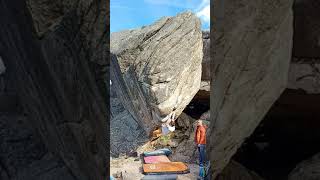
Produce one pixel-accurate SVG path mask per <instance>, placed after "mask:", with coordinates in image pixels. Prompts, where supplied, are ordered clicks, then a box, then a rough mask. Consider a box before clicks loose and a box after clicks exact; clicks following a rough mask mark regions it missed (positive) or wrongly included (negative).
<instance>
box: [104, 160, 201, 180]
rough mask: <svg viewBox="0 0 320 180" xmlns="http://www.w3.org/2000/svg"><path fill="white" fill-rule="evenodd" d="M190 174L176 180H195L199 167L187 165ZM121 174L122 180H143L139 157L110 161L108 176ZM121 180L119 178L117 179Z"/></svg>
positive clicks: (180, 176)
mask: <svg viewBox="0 0 320 180" xmlns="http://www.w3.org/2000/svg"><path fill="white" fill-rule="evenodd" d="M188 167H189V168H190V173H188V174H182V175H178V180H195V179H197V176H198V174H199V166H198V165H197V164H188ZM119 172H121V173H122V180H140V179H141V178H143V176H144V175H143V174H142V162H141V159H140V158H139V157H137V158H133V157H129V158H125V157H120V158H114V159H112V160H110V174H111V175H113V174H119ZM118 180H121V178H118Z"/></svg>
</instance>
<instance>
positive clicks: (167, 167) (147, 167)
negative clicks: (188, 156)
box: [143, 162, 190, 174]
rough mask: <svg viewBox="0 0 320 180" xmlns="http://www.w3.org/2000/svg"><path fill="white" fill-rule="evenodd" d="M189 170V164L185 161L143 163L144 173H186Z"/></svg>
mask: <svg viewBox="0 0 320 180" xmlns="http://www.w3.org/2000/svg"><path fill="white" fill-rule="evenodd" d="M189 172H190V171H189V168H188V166H187V165H186V164H185V163H183V162H162V163H156V164H143V173H144V174H186V173H189Z"/></svg>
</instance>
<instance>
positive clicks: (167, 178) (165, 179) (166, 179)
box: [141, 174, 178, 180]
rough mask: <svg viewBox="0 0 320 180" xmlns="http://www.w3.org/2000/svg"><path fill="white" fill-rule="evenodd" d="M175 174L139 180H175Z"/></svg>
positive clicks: (149, 176)
mask: <svg viewBox="0 0 320 180" xmlns="http://www.w3.org/2000/svg"><path fill="white" fill-rule="evenodd" d="M177 179H178V175H176V174H163V175H146V176H144V177H143V178H142V179H141V180H177Z"/></svg>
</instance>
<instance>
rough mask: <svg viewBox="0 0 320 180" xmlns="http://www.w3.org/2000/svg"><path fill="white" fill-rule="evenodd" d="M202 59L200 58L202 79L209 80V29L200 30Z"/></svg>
mask: <svg viewBox="0 0 320 180" xmlns="http://www.w3.org/2000/svg"><path fill="white" fill-rule="evenodd" d="M202 39H203V59H202V75H201V80H202V81H210V71H211V68H210V67H211V62H212V61H211V60H212V59H211V58H210V31H203V32H202Z"/></svg>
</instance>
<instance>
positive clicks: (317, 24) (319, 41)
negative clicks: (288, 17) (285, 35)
mask: <svg viewBox="0 0 320 180" xmlns="http://www.w3.org/2000/svg"><path fill="white" fill-rule="evenodd" d="M319 8H320V1H318V0H296V1H295V3H294V6H293V10H294V38H293V39H294V43H293V56H296V57H320V11H319Z"/></svg>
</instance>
